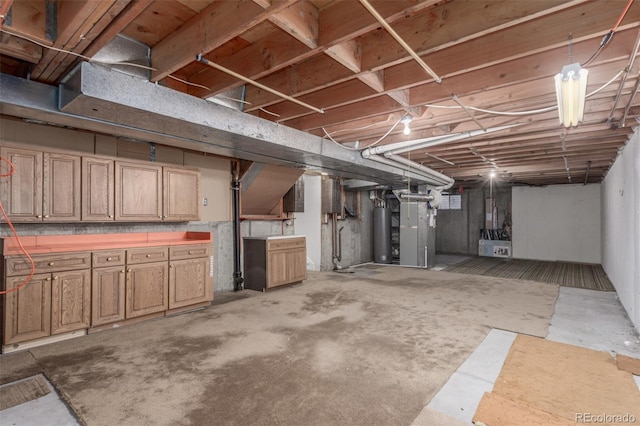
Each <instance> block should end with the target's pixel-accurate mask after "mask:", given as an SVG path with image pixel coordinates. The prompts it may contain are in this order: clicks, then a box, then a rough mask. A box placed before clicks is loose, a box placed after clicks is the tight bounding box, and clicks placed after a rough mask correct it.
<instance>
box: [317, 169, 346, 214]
mask: <svg viewBox="0 0 640 426" xmlns="http://www.w3.org/2000/svg"><path fill="white" fill-rule="evenodd" d="M322 213H342V185H341V183H340V180H338V179H332V178H330V177H326V176H323V177H322Z"/></svg>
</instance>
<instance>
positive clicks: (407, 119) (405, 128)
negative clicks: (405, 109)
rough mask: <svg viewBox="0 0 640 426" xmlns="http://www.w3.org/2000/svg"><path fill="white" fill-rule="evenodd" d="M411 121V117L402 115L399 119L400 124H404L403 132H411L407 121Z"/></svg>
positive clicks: (407, 133)
mask: <svg viewBox="0 0 640 426" xmlns="http://www.w3.org/2000/svg"><path fill="white" fill-rule="evenodd" d="M411 121H412V118H411V117H404V118H403V119H402V120H401V122H402V124H404V130H403V131H402V133H404V134H405V135H407V136H408V135H409V134H410V133H411V129H410V128H409V123H411Z"/></svg>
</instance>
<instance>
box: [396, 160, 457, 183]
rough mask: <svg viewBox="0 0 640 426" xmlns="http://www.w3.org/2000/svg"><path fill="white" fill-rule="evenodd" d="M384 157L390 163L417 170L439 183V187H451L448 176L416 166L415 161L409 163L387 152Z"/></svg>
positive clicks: (450, 180) (451, 180)
mask: <svg viewBox="0 0 640 426" xmlns="http://www.w3.org/2000/svg"><path fill="white" fill-rule="evenodd" d="M384 156H385V157H386V158H388V159H389V160H391V161H395V162H396V163H401V164H404V165H405V166H407V167H409V168H410V169H415V170H418V171H419V172H421V173H423V174H425V175H427V176H430V177H431V178H432V179H433V180H436V181H439V183H440V185H448V184H451V185H453V182H454V181H453V179H452V178H450V177H449V176H446V175H443V174H442V173H439V172H436V171H435V170H432V169H430V168H428V167H426V166H423V165H422V164H418V163H416V162H415V161H411V160H408V159H406V158H404V157H401V156H399V155H393V154H389V153H388V152H387V153H385V154H384Z"/></svg>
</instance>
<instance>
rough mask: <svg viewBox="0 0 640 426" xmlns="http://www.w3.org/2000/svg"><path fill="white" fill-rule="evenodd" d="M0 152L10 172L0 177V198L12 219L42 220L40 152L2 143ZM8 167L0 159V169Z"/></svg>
mask: <svg viewBox="0 0 640 426" xmlns="http://www.w3.org/2000/svg"><path fill="white" fill-rule="evenodd" d="M0 156H2V158H5V159H7V160H8V161H10V162H11V163H12V164H13V166H14V170H13V174H12V175H11V176H9V177H7V178H2V179H0V200H2V204H3V205H4V207H5V209H6V211H7V214H8V215H9V217H10V218H11V220H12V221H13V222H41V221H42V152H38V151H30V150H26V149H19V148H10V147H2V148H0ZM10 172H11V167H10V166H9V164H8V163H6V162H5V161H2V162H0V173H2V174H3V175H6V174H9V173H10Z"/></svg>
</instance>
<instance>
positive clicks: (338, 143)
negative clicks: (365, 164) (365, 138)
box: [322, 116, 404, 151]
mask: <svg viewBox="0 0 640 426" xmlns="http://www.w3.org/2000/svg"><path fill="white" fill-rule="evenodd" d="M402 118H404V116H403V117H402ZM402 118H401V119H400V120H398V121H396V122H395V124H394V125H393V126H391V128H390V129H389V130H387V133H385V134H384V135H382V136H380V138H378V140H376V141H374V142H371V143H370V144H369V145H367V146H363V147H358V148H351V147H349V146H344V145H343V144H341V143H340V142H338V141H336V140H335V139H333V138H332V137H331V134H329V132H327V130H326V129H325V128H324V127H323V128H322V131H323V132H324V134H325V135H326V136H327V138H328V139H329V140H330V141H331V142H333V143H335V144H336V145H338V146H340V147H342V148H344V149H346V150H349V151H361V150H364V149H367V148H371V147H373V146H376V145H377V144H379V143H380V142H382V140H383V139H384V138H386V137H387V136H389V134H390V133H391V132H393V129H395V128H396V127H397V126H398V124H400V123H401V122H402Z"/></svg>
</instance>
